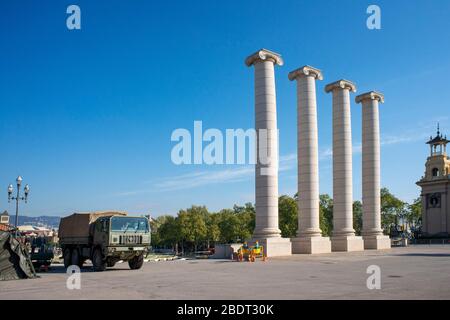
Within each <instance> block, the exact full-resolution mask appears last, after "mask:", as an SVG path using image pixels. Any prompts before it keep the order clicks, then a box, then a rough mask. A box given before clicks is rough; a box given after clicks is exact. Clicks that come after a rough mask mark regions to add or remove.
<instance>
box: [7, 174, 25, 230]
mask: <svg viewBox="0 0 450 320" xmlns="http://www.w3.org/2000/svg"><path fill="white" fill-rule="evenodd" d="M22 180H23V179H22V177H21V176H18V177H17V179H16V184H17V194H16V196H13V195H12V193H13V191H14V188H13V185H12V184H10V185H9V186H8V202H11V200H13V201H14V200H15V201H16V222H15V227H16V235H17V226H18V224H19V201H20V200H23V201H25V203H27V199H28V194H29V193H30V187H29V186H28V184H26V185H25V187H24V188H23V192H24V194H25V196H24V197H21V196H20V186H21V185H22Z"/></svg>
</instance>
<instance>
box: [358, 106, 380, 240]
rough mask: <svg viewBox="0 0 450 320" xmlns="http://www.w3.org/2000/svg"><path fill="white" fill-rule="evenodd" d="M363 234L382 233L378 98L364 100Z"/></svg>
mask: <svg viewBox="0 0 450 320" xmlns="http://www.w3.org/2000/svg"><path fill="white" fill-rule="evenodd" d="M362 118H363V120H362V122H363V124H362V126H363V128H362V200H363V235H382V234H383V232H382V229H381V199H380V128H379V116H378V100H377V99H366V100H363V101H362Z"/></svg>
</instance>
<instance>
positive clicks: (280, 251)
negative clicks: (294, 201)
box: [245, 49, 291, 257]
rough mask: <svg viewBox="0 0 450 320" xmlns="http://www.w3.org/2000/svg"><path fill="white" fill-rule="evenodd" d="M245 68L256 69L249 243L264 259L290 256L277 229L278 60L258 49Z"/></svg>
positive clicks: (289, 244) (271, 54)
mask: <svg viewBox="0 0 450 320" xmlns="http://www.w3.org/2000/svg"><path fill="white" fill-rule="evenodd" d="M245 64H246V65H247V66H248V67H250V66H254V67H255V129H256V134H257V142H256V157H257V161H256V166H255V192H256V195H255V198H256V199H255V202H256V221H255V230H254V233H253V238H252V241H251V243H253V242H256V241H258V242H259V243H260V244H261V245H263V246H264V250H265V251H266V254H267V256H272V257H273V256H283V255H290V254H291V242H290V239H285V238H281V231H280V229H279V228H278V128H277V106H276V94H275V74H274V66H275V65H280V66H281V65H283V60H282V59H281V56H280V55H279V54H277V53H275V52H272V51H269V50H266V49H261V50H259V51H257V52H256V53H254V54H252V55H250V56H249V57H248V58H247V59H246V60H245Z"/></svg>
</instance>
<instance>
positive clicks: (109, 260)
mask: <svg viewBox="0 0 450 320" xmlns="http://www.w3.org/2000/svg"><path fill="white" fill-rule="evenodd" d="M116 263H117V260H112V259H108V260H106V266H107V267H108V268H112V267H114V266H115V265H116Z"/></svg>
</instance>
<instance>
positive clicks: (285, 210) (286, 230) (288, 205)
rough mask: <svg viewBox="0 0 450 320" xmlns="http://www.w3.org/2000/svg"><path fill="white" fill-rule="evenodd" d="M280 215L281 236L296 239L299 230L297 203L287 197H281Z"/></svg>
mask: <svg viewBox="0 0 450 320" xmlns="http://www.w3.org/2000/svg"><path fill="white" fill-rule="evenodd" d="M278 213H279V214H278V216H279V227H280V230H281V236H282V237H286V238H292V237H295V236H296V233H297V228H298V214H297V201H295V199H294V198H291V197H290V196H287V195H283V196H281V197H279V198H278Z"/></svg>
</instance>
